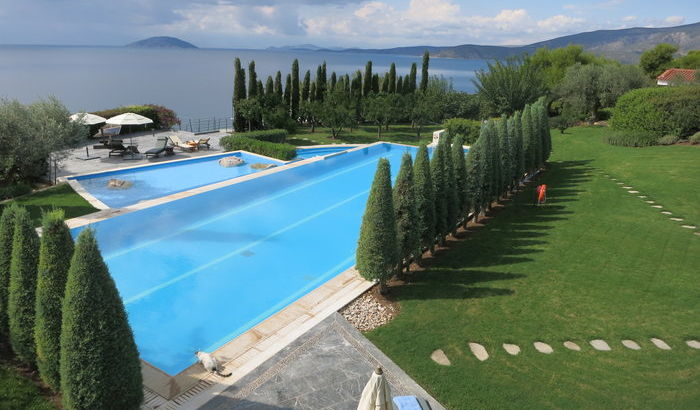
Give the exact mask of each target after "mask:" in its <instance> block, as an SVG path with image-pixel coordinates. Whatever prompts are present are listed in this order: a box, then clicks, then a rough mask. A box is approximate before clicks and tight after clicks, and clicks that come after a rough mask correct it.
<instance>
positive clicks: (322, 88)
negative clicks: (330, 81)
mask: <svg viewBox="0 0 700 410" xmlns="http://www.w3.org/2000/svg"><path fill="white" fill-rule="evenodd" d="M325 93H326V62H325V61H324V62H323V64H321V65H320V66H318V68H317V69H316V101H323V98H324V96H325Z"/></svg>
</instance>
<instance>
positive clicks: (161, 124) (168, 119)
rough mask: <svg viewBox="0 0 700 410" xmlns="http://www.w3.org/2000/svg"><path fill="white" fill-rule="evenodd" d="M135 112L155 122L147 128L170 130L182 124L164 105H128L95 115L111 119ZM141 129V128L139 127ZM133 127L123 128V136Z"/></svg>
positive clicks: (96, 112) (173, 112) (97, 112)
mask: <svg viewBox="0 0 700 410" xmlns="http://www.w3.org/2000/svg"><path fill="white" fill-rule="evenodd" d="M127 112H133V113H134V114H138V115H143V116H144V117H146V118H150V119H152V120H153V125H151V126H148V127H146V128H148V129H150V128H156V129H169V128H170V127H172V126H173V125H175V124H179V123H180V119H179V118H178V117H177V114H175V111H173V110H171V109H170V108H166V107H163V106H162V105H155V104H145V105H127V106H123V107H117V108H111V109H109V110H102V111H95V112H93V114H95V115H99V116H100V117H105V118H110V117H114V116H116V115H120V114H124V113H127ZM139 127H140V126H139ZM131 128H132V127H131V126H127V127H123V128H122V131H123V132H122V134H125V133H127V132H129V131H130V130H131Z"/></svg>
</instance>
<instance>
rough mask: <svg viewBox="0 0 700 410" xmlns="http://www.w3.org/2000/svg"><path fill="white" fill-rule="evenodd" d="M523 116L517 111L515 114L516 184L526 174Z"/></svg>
mask: <svg viewBox="0 0 700 410" xmlns="http://www.w3.org/2000/svg"><path fill="white" fill-rule="evenodd" d="M522 119H523V115H522V113H521V112H520V111H516V112H515V113H514V114H513V138H514V140H515V152H516V157H514V158H517V161H515V173H516V178H515V179H516V182H517V181H520V179H521V178H522V176H523V175H524V174H525V172H526V168H525V165H526V164H525V161H526V153H525V148H526V147H525V140H524V135H523V121H522Z"/></svg>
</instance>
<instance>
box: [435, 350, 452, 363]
mask: <svg viewBox="0 0 700 410" xmlns="http://www.w3.org/2000/svg"><path fill="white" fill-rule="evenodd" d="M430 358H431V359H433V361H434V362H435V363H437V364H439V365H442V366H449V365H451V364H452V363H451V362H450V359H448V358H447V355H446V354H445V352H443V351H442V349H437V350H436V351H434V352H433V354H431V355H430Z"/></svg>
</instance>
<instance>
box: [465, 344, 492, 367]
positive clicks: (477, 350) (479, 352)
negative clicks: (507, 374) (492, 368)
mask: <svg viewBox="0 0 700 410" xmlns="http://www.w3.org/2000/svg"><path fill="white" fill-rule="evenodd" d="M469 348H470V349H471V350H472V353H474V356H476V358H477V359H479V360H480V361H482V362H483V361H484V360H486V359H488V358H489V354H488V352H487V351H486V348H485V347H484V346H482V345H480V344H478V343H471V342H470V343H469Z"/></svg>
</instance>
